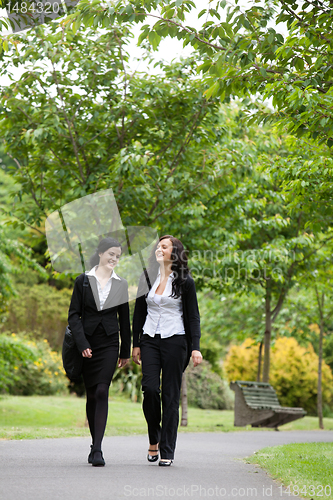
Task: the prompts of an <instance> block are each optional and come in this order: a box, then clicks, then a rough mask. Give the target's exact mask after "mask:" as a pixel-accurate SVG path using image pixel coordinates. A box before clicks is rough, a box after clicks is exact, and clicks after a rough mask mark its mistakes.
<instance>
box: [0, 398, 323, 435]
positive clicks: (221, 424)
mask: <svg viewBox="0 0 333 500" xmlns="http://www.w3.org/2000/svg"><path fill="white" fill-rule="evenodd" d="M233 419H234V412H233V411H221V410H201V409H199V408H189V410H188V426H187V427H180V428H179V431H180V432H221V431H225V432H228V431H239V430H251V431H252V432H256V431H257V430H258V429H252V428H251V427H250V426H247V427H234V425H233ZM324 424H325V429H330V430H333V419H324ZM283 429H284V430H303V429H308V430H312V429H318V419H317V418H315V417H305V418H304V419H301V420H296V421H295V422H291V423H289V424H287V425H284V426H283ZM268 432H274V431H272V430H268ZM145 433H146V424H145V420H144V417H143V414H142V409H141V404H139V403H132V402H131V401H129V400H128V399H121V398H118V397H111V398H110V402H109V419H108V425H107V429H106V435H107V436H117V435H130V434H145ZM88 435H89V430H88V427H87V425H86V420H85V399H84V398H78V397H76V396H26V397H25V396H1V397H0V439H34V438H47V437H48V438H50V437H52V438H53V437H71V436H73V437H74V436H88Z"/></svg>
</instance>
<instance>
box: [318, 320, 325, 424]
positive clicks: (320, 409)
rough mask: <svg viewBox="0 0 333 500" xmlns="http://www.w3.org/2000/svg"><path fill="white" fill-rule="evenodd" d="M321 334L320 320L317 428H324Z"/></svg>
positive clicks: (322, 328)
mask: <svg viewBox="0 0 333 500" xmlns="http://www.w3.org/2000/svg"><path fill="white" fill-rule="evenodd" d="M323 336H324V325H323V322H322V321H321V322H320V332H319V353H318V396H317V410H318V418H319V428H320V429H323V428H324V422H323V392H322V364H323Z"/></svg>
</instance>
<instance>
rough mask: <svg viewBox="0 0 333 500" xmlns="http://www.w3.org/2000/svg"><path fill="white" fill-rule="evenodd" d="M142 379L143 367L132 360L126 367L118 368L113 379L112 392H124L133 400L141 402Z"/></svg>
mask: <svg viewBox="0 0 333 500" xmlns="http://www.w3.org/2000/svg"><path fill="white" fill-rule="evenodd" d="M141 379H142V372H141V367H139V366H138V365H137V364H136V363H134V361H133V360H131V361H130V362H129V363H128V365H127V366H125V367H124V368H121V369H119V368H117V369H116V371H115V374H114V377H113V379H112V384H111V393H113V394H117V393H123V394H126V395H127V396H128V397H129V398H130V399H131V401H133V402H140V401H141V400H142V391H141Z"/></svg>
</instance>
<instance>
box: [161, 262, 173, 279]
mask: <svg viewBox="0 0 333 500" xmlns="http://www.w3.org/2000/svg"><path fill="white" fill-rule="evenodd" d="M171 266H172V263H170V264H163V263H161V264H160V274H161V280H163V279H165V278H168V277H169V276H170V274H171V273H172V269H171Z"/></svg>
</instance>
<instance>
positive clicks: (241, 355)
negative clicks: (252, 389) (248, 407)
mask: <svg viewBox="0 0 333 500" xmlns="http://www.w3.org/2000/svg"><path fill="white" fill-rule="evenodd" d="M270 365H271V366H270V378H269V381H270V384H271V385H272V386H273V387H274V389H275V390H276V393H277V396H278V398H279V401H280V403H281V405H282V406H292V407H302V408H304V409H305V410H306V411H307V412H308V413H310V414H312V415H316V412H317V383H318V356H317V354H316V353H315V351H314V349H313V347H312V345H311V344H309V345H308V346H307V347H302V346H300V345H299V344H298V342H297V341H296V339H294V338H292V337H291V338H287V337H280V338H278V339H277V340H276V342H275V345H274V346H273V347H272V349H271V360H270ZM257 366H258V346H257V345H255V343H254V341H253V340H251V339H247V340H245V342H243V344H241V345H239V346H236V345H234V346H232V347H231V348H230V350H229V353H228V355H227V357H226V360H225V363H224V368H225V371H226V373H227V376H228V380H229V381H230V380H256V375H257ZM332 382H333V376H332V372H331V369H330V367H329V366H328V365H327V364H326V363H325V361H323V366H322V391H323V405H325V406H328V407H331V405H332V403H333V384H332ZM326 411H327V409H326Z"/></svg>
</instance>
